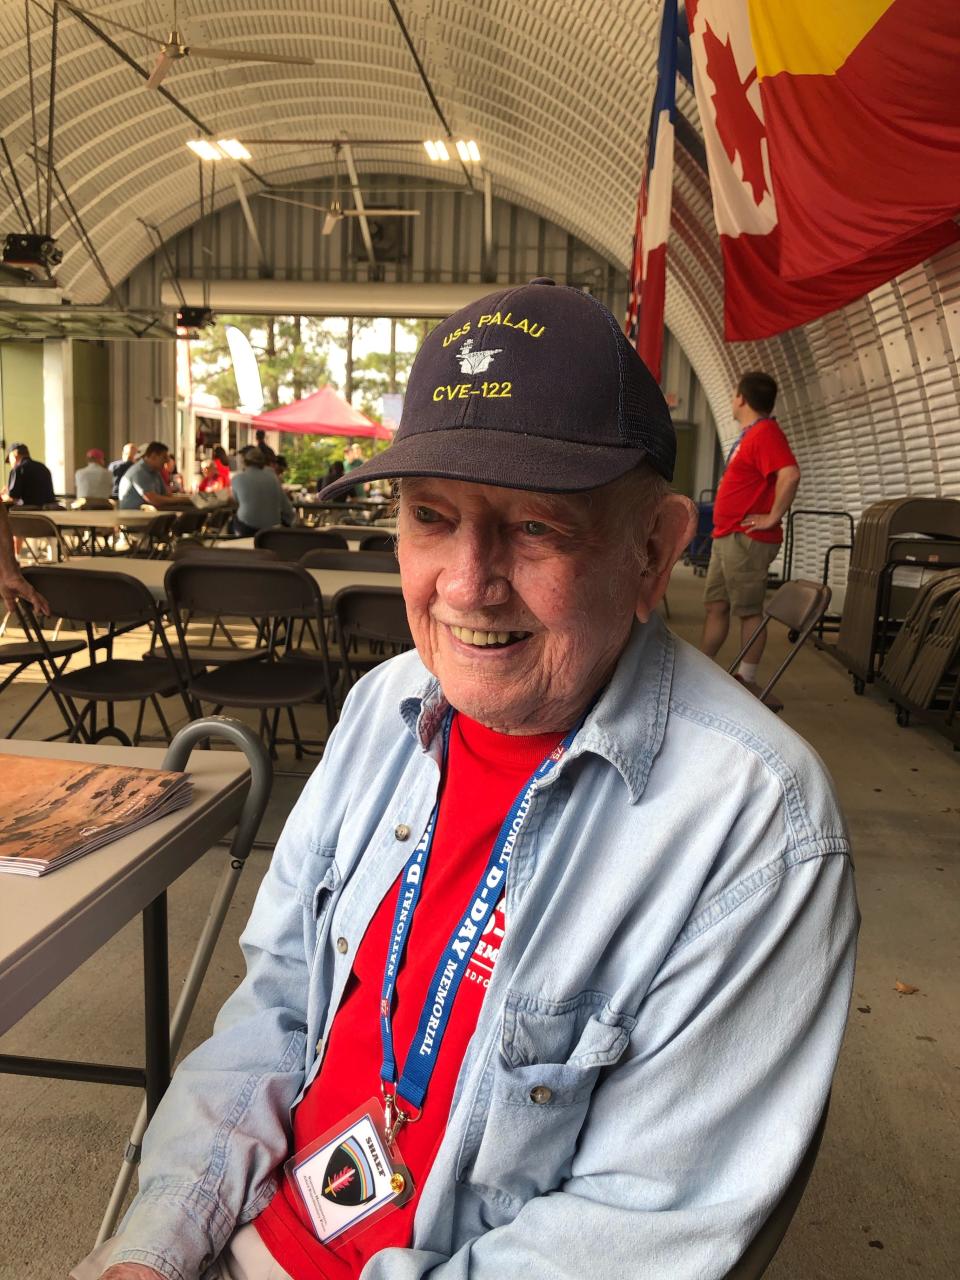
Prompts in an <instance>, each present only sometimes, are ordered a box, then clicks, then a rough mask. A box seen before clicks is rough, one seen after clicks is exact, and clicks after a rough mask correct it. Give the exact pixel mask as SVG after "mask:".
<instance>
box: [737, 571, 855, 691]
mask: <svg viewBox="0 0 960 1280" xmlns="http://www.w3.org/2000/svg"><path fill="white" fill-rule="evenodd" d="M831 594H832V593H831V591H830V588H829V587H828V586H827V585H826V583H822V582H808V581H806V580H805V579H804V578H796V579H794V580H793V581H791V582H785V583H783V585H782V586H780V587H778V588H777V590H776V591H775V592H774V594H773V595H772V596H771V597H770V599H769V600H768V601H767V602H766V604H765V605H764V606H763V613H762V620H761V622H760V625H759V627H757V629H756V631H754V633H753V635H752V636H751V637H750V639H749V640H748V641H747V643H746V644H745V645H744V646H743V648H742V649H741V650H740V652H739V653H738V654H737V656H736V657H735V658H734V660H733V661H732V662H731V663H730V665H729V667H727V671H728V672H729V673H730V675H733V673H734V672H735V671H736V669H737V667H738V666H739V665H740V660H741V659H742V658H743V656H744V654H745V653H746V652H747V650H748V649H749V648H750V646H751V645H752V644H753V642H754V640H756V638H757V636H758V635H760V633H761V632H762V631H765V630H766V628H767V626H768V624H769V622H770V620H771V619H773V621H775V622H780V623H782V624H783V625H784V626H785V627H786V628H787V630H788V631H789V632H791V634H793V633H795V634H796V639H795V640H794V641H793V644H792V645H791V647H790V649H789V651H788V652H787V656H786V657H785V658H784V660H783V661H782V662H781V663H780V665H779V667H777V669H776V671H774V673H773V675H772V676H771V677H770V679H769V680H768V681H767V683H766V684H765V685H764V687H763V689H762V690H761V692H760V693H759V694H758V695H757V696H758V697H759V699H760V701H761V702H762V701H763V700H764V698H766V696H767V694H768V693H770V691H771V690H772V689H773V686H774V685H775V684H776V683H777V681H778V680H779V679H780V677H781V676H782V675H783V673H784V671H786V669H787V667H789V665H790V663H791V662H792V661H793V660H794V658H795V657H796V656H797V654H798V653H799V651H800V649H801V648H802V647H803V644H804V642H805V640H806V639H807V636H809V635H810V633H811V631H813V630H814V628H815V627H816V626H817V624H818V623H819V621H820V619H821V618H822V617H823V615H824V613H825V612H826V609H827V605H828V604H829V603H830V596H831Z"/></svg>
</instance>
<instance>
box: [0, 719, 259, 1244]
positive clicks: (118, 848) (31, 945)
mask: <svg viewBox="0 0 960 1280" xmlns="http://www.w3.org/2000/svg"><path fill="white" fill-rule="evenodd" d="M208 739H220V740H224V741H227V742H230V743H232V744H233V745H234V746H237V747H239V748H240V750H241V752H242V753H243V754H242V755H241V754H237V753H235V752H232V751H229V752H228V751H198V752H196V753H194V754H193V755H191V749H192V748H193V747H194V746H195V745H196V744H197V743H198V742H202V741H206V740H208ZM0 755H21V756H48V757H50V758H52V759H65V760H84V761H95V762H98V763H102V764H123V765H127V766H129V765H131V764H135V765H139V766H141V767H145V768H152V769H157V768H162V769H184V768H186V769H187V771H188V772H189V774H190V776H191V778H192V780H193V798H192V800H191V802H190V804H189V805H187V806H186V807H185V808H183V809H180V810H178V811H177V812H176V813H172V814H170V815H169V816H167V817H165V818H160V819H158V820H157V821H156V822H153V823H150V824H149V825H148V826H146V827H142V828H141V829H140V830H139V831H135V832H133V833H132V834H131V835H129V836H126V837H125V838H123V839H121V840H116V841H114V842H113V843H112V844H108V845H105V846H104V847H103V848H101V849H96V850H94V852H92V853H89V854H86V855H84V856H83V857H81V858H77V859H76V860H75V861H73V862H71V863H68V864H67V865H66V866H64V867H61V868H59V869H58V870H56V871H53V872H50V873H49V874H48V875H45V876H36V877H34V876H21V875H7V874H4V875H3V879H2V882H0V885H2V892H0V1034H2V1033H3V1032H4V1031H7V1030H8V1029H9V1028H10V1027H11V1026H13V1024H14V1023H15V1022H17V1021H18V1020H19V1019H20V1018H21V1017H23V1015H24V1014H25V1013H27V1012H28V1011H29V1010H30V1009H32V1008H33V1006H34V1005H35V1004H37V1003H38V1002H39V1001H40V1000H42V999H43V997H44V996H46V995H48V994H49V993H50V992H51V991H53V990H54V988H55V987H57V986H58V985H59V984H60V983H61V982H62V981H63V980H64V978H66V977H68V976H69V975H70V974H71V973H73V971H74V970H75V969H77V968H78V967H79V966H80V965H81V964H82V963H83V961H84V960H86V959H88V958H89V957H90V956H91V955H93V954H94V952H96V951H97V950H99V948H100V947H102V946H103V944H104V943H105V942H107V941H108V940H109V939H110V938H112V937H113V935H114V934H115V933H117V932H118V931H119V930H120V929H121V928H122V927H123V926H124V925H125V924H126V923H127V922H128V921H129V920H132V919H133V917H134V916H135V915H137V913H138V912H140V913H142V916H143V963H144V1024H145V1025H144V1041H145V1049H146V1053H145V1065H144V1067H142V1068H140V1067H121V1066H114V1065H111V1064H106V1063H97V1062H70V1061H62V1060H59V1059H46V1058H31V1057H23V1056H17V1055H12V1054H2V1055H0V1073H4V1074H10V1075H33V1076H46V1077H53V1078H57V1079H62V1080H84V1081H93V1082H96V1083H100V1084H116V1085H128V1086H134V1087H136V1088H141V1089H144V1090H145V1093H146V1098H145V1101H144V1105H143V1106H142V1107H141V1109H140V1114H139V1116H138V1118H137V1121H136V1124H135V1127H134V1131H133V1134H132V1135H131V1140H130V1143H129V1144H128V1146H127V1150H126V1154H125V1156H124V1167H123V1169H122V1170H121V1174H120V1178H119V1179H118V1183H117V1187H116V1188H115V1190H114V1195H113V1197H112V1199H111V1203H110V1207H109V1208H108V1210H107V1217H106V1218H105V1219H104V1226H103V1228H102V1232H103V1234H104V1235H106V1234H109V1229H112V1225H113V1223H115V1221H116V1216H117V1212H118V1211H119V1207H120V1205H121V1204H122V1202H123V1198H124V1195H125V1193H126V1189H127V1186H128V1185H129V1182H130V1178H131V1177H132V1174H133V1169H134V1167H135V1165H136V1162H137V1160H138V1159H139V1146H140V1140H141V1139H142V1137H143V1132H144V1130H145V1128H146V1124H147V1121H148V1120H149V1117H150V1116H151V1115H152V1114H153V1112H154V1110H155V1109H156V1107H157V1105H158V1103H159V1101H160V1099H161V1097H162V1096H163V1093H164V1090H165V1089H166V1087H167V1085H168V1084H169V1081H170V1064H171V1062H172V1060H173V1058H174V1057H175V1056H176V1053H177V1051H178V1049H179V1047H180V1044H181V1043H182V1041H183V1035H184V1032H185V1030H186V1026H187V1022H188V1021H189V1018H190V1015H191V1013H192V1012H193V1007H194V1004H195V1003H196V998H197V994H198V992H199V990H200V987H201V985H202V982H203V978H204V975H205V973H206V969H207V965H208V964H209V961H210V957H211V955H212V954H213V948H214V946H215V944H216V940H217V937H218V935H219V933H220V929H221V926H222V924H223V920H224V917H225V916H226V912H227V908H228V906H229V904H230V900H231V898H232V897H233V892H234V889H235V887H236V883H237V880H238V878H239V875H240V872H241V871H242V869H243V866H244V862H245V860H246V857H247V854H248V853H249V852H250V849H251V847H252V845H253V841H254V837H255V836H256V833H257V828H258V827H259V825H260V820H261V818H262V817H263V812H264V810H265V808H266V805H267V801H268V800H269V797H270V785H271V780H272V774H271V767H270V759H269V756H268V755H267V752H266V749H265V748H264V746H263V744H262V743H261V742H260V741H259V739H258V738H257V737H256V735H255V734H253V733H252V732H251V731H250V730H249V729H248V728H247V727H246V726H245V725H242V724H240V723H239V722H238V721H235V720H229V719H226V718H224V717H218V716H211V717H208V718H206V719H202V720H195V721H193V722H192V723H191V724H188V725H186V726H185V727H184V728H183V729H181V730H180V732H179V733H178V734H177V735H176V737H175V738H174V740H173V742H172V743H171V744H170V746H169V748H168V749H167V751H166V752H165V753H164V752H163V751H161V750H159V749H155V748H136V749H132V748H129V747H109V746H101V745H94V746H87V745H79V744H67V743H49V742H28V741H25V740H23V739H18V740H14V741H2V742H0ZM231 828H236V829H235V831H234V835H233V840H232V842H231V846H230V852H229V855H228V857H227V860H226V865H225V867H224V871H223V874H222V876H221V879H220V883H219V885H218V887H217V890H216V892H215V894H214V897H213V900H212V902H211V906H210V911H209V914H208V916H207V921H206V923H205V925H204V928H203V931H202V933H201V936H200V940H199V942H198V943H197V947H196V950H195V951H194V955H193V958H192V960H191V963H190V967H189V970H188V973H187V977H186V980H185V982H184V985H183V989H182V991H181V993H180V996H179V999H178V1001H177V1006H176V1009H175V1010H174V1013H173V1016H172V1018H171V1016H170V1004H169V1001H170V996H169V974H168V965H167V905H166V890H167V888H168V886H169V885H170V884H172V883H173V881H174V880H176V879H177V878H178V877H179V876H180V875H182V873H183V872H184V871H186V870H187V868H188V867H190V866H192V865H193V863H195V862H197V861H198V860H199V859H200V858H201V857H202V856H203V854H204V853H206V851H207V850H208V849H209V848H211V846H212V845H214V844H216V843H217V842H218V841H219V840H221V839H222V838H223V837H224V836H225V835H226V833H227V832H228V831H230V830H231ZM111 1215H112V1220H110V1219H111ZM108 1220H110V1221H108ZM108 1227H109V1229H107V1228H108Z"/></svg>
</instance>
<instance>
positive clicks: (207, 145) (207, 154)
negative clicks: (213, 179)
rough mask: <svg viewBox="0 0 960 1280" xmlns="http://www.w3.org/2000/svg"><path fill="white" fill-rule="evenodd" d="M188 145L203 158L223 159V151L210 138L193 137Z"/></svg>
mask: <svg viewBox="0 0 960 1280" xmlns="http://www.w3.org/2000/svg"><path fill="white" fill-rule="evenodd" d="M187 146H188V147H189V148H190V150H191V151H192V152H193V154H194V155H195V156H199V157H200V159H201V160H222V159H223V152H222V151H221V150H220V148H219V147H215V146H214V145H213V143H212V142H211V141H210V140H209V138H191V139H190V141H189V142H188V143H187Z"/></svg>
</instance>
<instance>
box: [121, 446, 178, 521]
mask: <svg viewBox="0 0 960 1280" xmlns="http://www.w3.org/2000/svg"><path fill="white" fill-rule="evenodd" d="M169 461H170V450H169V449H168V448H167V446H166V445H165V444H162V443H161V442H160V441H159V440H152V441H151V442H150V444H148V445H147V446H146V448H145V449H144V451H143V457H142V458H141V459H140V461H139V462H135V463H134V464H133V466H132V467H131V468H130V469H129V471H127V472H126V473H125V474H124V475H123V476H122V477H121V480H120V504H119V505H120V509H121V510H122V511H137V510H139V509H140V507H141V506H142V505H143V503H145V502H146V503H149V505H150V506H151V507H157V508H159V509H160V510H166V509H167V508H170V507H192V506H193V503H192V502H191V501H190V499H189V498H188V497H187V495H186V494H185V493H171V492H170V486H169V485H168V484H167V482H166V480H165V479H164V476H163V473H164V468H165V467H166V466H167V464H168V463H169Z"/></svg>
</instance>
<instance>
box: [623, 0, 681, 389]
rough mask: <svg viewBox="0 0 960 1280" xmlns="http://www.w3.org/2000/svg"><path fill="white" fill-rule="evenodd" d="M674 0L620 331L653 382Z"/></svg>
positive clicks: (668, 163)
mask: <svg viewBox="0 0 960 1280" xmlns="http://www.w3.org/2000/svg"><path fill="white" fill-rule="evenodd" d="M676 99H677V0H664V6H663V17H662V19H661V22H660V48H659V52H658V55H657V84H656V90H655V92H654V95H653V104H652V107H651V110H650V130H649V134H648V141H647V154H646V157H645V160H644V166H643V176H642V179H641V183H640V195H639V198H638V200H637V221H636V226H635V228H634V236H633V261H632V263H631V270H630V297H629V301H628V304H627V318H626V326H625V328H626V333H627V336H628V337H629V339H630V341H631V342H633V344H634V345H635V347H636V349H637V353H638V354H639V355H640V357H641V359H642V360H643V361H644V363H645V364H646V365H647V367H648V368H649V370H650V372H651V373H652V374H653V376H654V377H655V378H656V379H657V380H658V381H659V379H660V366H661V362H662V358H663V315H664V303H665V300H666V283H667V239H668V237H669V234H670V212H671V204H672V196H673V140H674V128H675V124H676V117H677V107H676Z"/></svg>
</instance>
